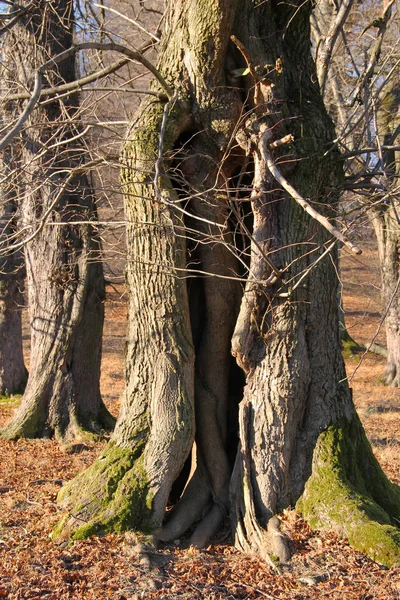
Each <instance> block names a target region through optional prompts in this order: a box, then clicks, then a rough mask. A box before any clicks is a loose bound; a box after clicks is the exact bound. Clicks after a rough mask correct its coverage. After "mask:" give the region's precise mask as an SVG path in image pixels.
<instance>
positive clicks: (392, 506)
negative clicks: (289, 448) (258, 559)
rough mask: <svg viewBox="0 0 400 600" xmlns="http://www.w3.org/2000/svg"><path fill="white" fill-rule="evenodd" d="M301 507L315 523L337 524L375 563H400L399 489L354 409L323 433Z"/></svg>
mask: <svg viewBox="0 0 400 600" xmlns="http://www.w3.org/2000/svg"><path fill="white" fill-rule="evenodd" d="M297 508H298V509H299V510H300V512H301V513H302V514H303V516H304V517H305V519H306V520H307V521H308V522H309V523H310V525H311V526H312V527H315V528H318V529H333V530H334V531H336V532H337V533H339V534H340V535H342V536H343V537H347V538H348V540H349V542H350V544H351V545H352V546H354V547H355V548H357V549H358V550H360V551H361V552H364V553H365V554H367V555H368V556H370V557H371V558H372V559H374V560H376V561H377V562H379V563H381V564H383V565H386V566H391V565H393V564H397V563H400V529H398V525H399V523H400V488H399V487H398V486H396V485H394V484H393V483H391V482H390V481H389V480H388V479H387V477H386V475H385V474H384V473H383V471H382V469H381V467H380V466H379V463H378V462H377V460H376V458H375V457H374V455H373V453H372V450H371V447H370V444H369V442H368V440H367V438H366V436H365V433H364V430H363V428H362V425H361V423H360V421H359V419H358V416H357V415H356V414H355V415H354V417H353V419H352V420H351V421H350V422H348V421H347V420H346V419H343V420H342V421H341V422H340V423H339V424H336V425H332V426H331V427H329V428H328V429H327V430H326V431H324V432H323V433H322V434H321V435H320V437H319V439H318V442H317V446H316V449H315V454H314V460H313V470H312V475H311V477H310V478H309V480H308V482H307V484H306V487H305V490H304V493H303V495H302V496H301V498H300V499H299V501H298V502H297Z"/></svg>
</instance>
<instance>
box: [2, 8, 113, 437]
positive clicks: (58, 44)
mask: <svg viewBox="0 0 400 600" xmlns="http://www.w3.org/2000/svg"><path fill="white" fill-rule="evenodd" d="M72 23H73V15H72V4H71V3H70V2H69V1H68V0H55V1H54V2H42V1H39V0H38V2H36V3H34V4H33V5H31V8H30V10H29V12H28V14H27V15H26V16H25V17H24V18H23V19H22V20H21V23H19V24H18V25H16V26H15V27H14V28H13V29H12V30H11V31H10V32H8V33H7V36H6V37H5V39H4V40H3V55H4V66H3V68H4V78H7V79H9V81H10V85H9V89H10V91H20V90H21V89H24V90H25V89H31V88H32V84H33V79H34V76H35V72H36V69H37V68H38V67H39V66H40V65H42V64H44V63H45V62H46V61H48V59H49V58H50V57H52V56H56V55H57V54H59V53H60V52H62V51H63V50H65V49H67V48H69V47H70V46H71V44H72ZM74 72H75V60H74V57H73V56H71V57H69V59H67V60H65V61H63V62H62V63H60V65H59V66H54V67H52V68H51V69H48V71H47V72H46V82H47V84H48V85H56V84H57V83H63V82H67V81H70V80H71V79H73V78H74V74H75V73H74ZM76 101H77V99H76V98H74V97H72V96H71V97H66V98H63V99H62V100H48V101H46V102H44V103H43V104H41V105H40V106H39V107H37V108H36V109H35V110H34V111H33V112H32V113H31V115H30V116H29V119H28V121H27V127H26V128H25V129H24V130H23V131H22V132H21V134H20V135H19V137H18V138H15V139H14V140H13V141H12V145H13V150H14V154H15V155H14V160H13V169H14V170H16V171H17V170H18V173H19V177H18V187H17V193H16V196H17V199H16V201H17V202H18V204H19V206H20V213H21V227H22V230H23V232H24V235H25V239H26V240H27V241H26V243H25V264H26V274H27V298H28V307H29V322H30V328H31V363H30V375H29V379H28V383H27V387H26V390H25V393H24V396H23V400H22V402H21V405H20V407H19V408H18V409H17V411H16V413H15V414H14V416H13V418H12V420H11V422H10V423H9V424H8V425H7V426H6V427H5V428H4V430H3V432H2V435H3V436H4V437H7V438H15V437H18V436H26V437H40V436H50V435H53V434H54V435H56V436H57V437H58V438H60V439H63V440H65V439H69V438H72V437H77V438H79V437H82V436H83V435H85V432H97V433H98V432H100V430H101V429H103V428H109V427H110V426H111V425H112V422H113V419H112V418H111V417H110V415H109V413H108V411H107V410H106V409H105V406H104V404H103V402H102V400H101V396H100V389H99V374H100V359H101V338H102V326H103V316H104V306H103V303H104V293H105V292H104V279H103V272H102V265H101V248H100V242H99V240H98V238H97V234H96V232H95V229H94V227H93V225H92V224H91V223H92V222H94V221H95V220H96V210H95V205H94V198H93V195H92V191H91V189H90V187H89V185H88V180H87V177H86V175H83V174H82V173H80V174H77V175H76V176H72V175H71V173H72V170H73V169H74V168H77V167H80V166H83V164H84V163H83V159H82V150H81V149H80V148H79V147H78V146H77V145H76V144H75V143H74V142H68V139H69V138H71V137H73V136H75V135H76V134H77V133H78V132H79V122H78V123H73V122H72V119H73V116H74V114H75V106H76ZM4 102H6V105H7V111H8V116H9V120H10V121H12V118H13V116H15V115H18V114H19V113H20V111H21V110H22V109H23V106H22V105H21V104H20V103H18V102H9V103H7V100H6V99H4ZM78 222H79V223H78ZM82 223H83V224H82Z"/></svg>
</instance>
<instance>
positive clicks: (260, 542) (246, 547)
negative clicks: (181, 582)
mask: <svg viewBox="0 0 400 600" xmlns="http://www.w3.org/2000/svg"><path fill="white" fill-rule="evenodd" d="M250 411H251V404H250V402H249V401H243V402H242V403H241V406H240V411H239V428H240V439H241V447H240V449H239V452H238V455H237V458H236V463H235V468H234V471H233V475H232V483H231V501H232V507H231V522H232V530H233V531H234V532H235V546H236V547H237V548H238V549H239V550H241V551H242V552H255V553H259V554H261V555H262V556H263V558H264V559H265V560H266V561H267V562H268V563H270V564H271V565H273V566H275V563H274V562H273V561H272V559H271V557H274V558H278V559H279V561H280V562H282V563H285V562H287V561H288V560H289V559H290V550H289V546H288V543H287V540H286V538H285V536H283V535H282V534H281V532H280V529H279V520H278V519H277V517H275V516H274V517H271V518H270V519H269V521H268V526H267V530H265V529H263V528H262V527H260V525H259V523H258V519H257V516H256V511H255V506H254V494H253V485H252V480H251V451H250V447H249V443H248V442H249V435H248V429H249V420H250Z"/></svg>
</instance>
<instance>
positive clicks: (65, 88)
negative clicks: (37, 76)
mask: <svg viewBox="0 0 400 600" xmlns="http://www.w3.org/2000/svg"><path fill="white" fill-rule="evenodd" d="M128 62H129V58H123V59H121V60H118V61H116V62H114V63H112V64H111V65H109V66H108V67H105V68H104V69H101V70H100V71H95V72H94V73H90V74H89V75H86V76H85V77H81V79H76V80H75V81H71V82H70V83H64V84H63V85H58V86H55V87H51V88H44V89H42V90H41V92H40V98H43V97H46V96H53V95H54V94H62V93H64V92H70V91H73V90H75V89H77V88H80V87H81V86H83V85H87V84H89V83H91V82H92V81H98V80H99V79H103V77H106V76H107V75H110V74H111V73H115V71H117V70H118V69H120V68H121V67H123V66H125V65H126V64H128ZM30 97H31V94H29V93H28V92H21V93H20V94H10V95H9V96H4V97H3V101H5V102H11V101H13V100H27V99H28V98H30Z"/></svg>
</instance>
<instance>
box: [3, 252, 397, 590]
mask: <svg viewBox="0 0 400 600" xmlns="http://www.w3.org/2000/svg"><path fill="white" fill-rule="evenodd" d="M342 277H343V279H344V283H345V309H346V315H347V324H348V327H349V331H350V334H351V335H352V337H353V338H354V339H355V340H356V341H358V342H362V343H365V342H367V341H369V340H370V339H371V338H372V336H373V335H374V333H375V332H376V330H377V328H378V325H379V318H380V317H379V311H380V301H379V276H378V271H377V265H376V260H375V254H374V251H373V249H372V248H370V247H366V248H365V251H364V254H363V255H362V256H361V257H360V258H356V259H354V258H352V257H349V256H345V257H344V258H343V260H342ZM125 322H126V303H125V301H124V298H123V297H120V295H119V294H117V293H116V291H115V290H109V296H108V303H107V321H106V331H105V341H104V360H103V372H102V391H103V395H104V398H105V401H106V403H107V406H108V408H109V409H110V410H111V411H112V412H113V413H114V414H116V413H117V412H118V408H119V405H118V401H119V397H120V393H121V391H122V386H123V378H122V360H123V346H124V330H125ZM376 341H378V342H380V343H383V342H384V335H383V329H382V331H381V332H380V333H379V335H378V337H377V340H376ZM383 366H384V359H383V358H381V357H379V356H377V355H372V354H368V355H367V356H365V357H364V358H363V359H362V360H361V362H360V356H359V355H355V356H350V357H349V358H348V359H347V370H348V374H349V376H351V374H352V373H354V371H355V369H356V368H357V371H356V373H355V374H354V376H353V378H352V381H351V384H352V387H353V393H354V400H355V403H356V405H357V408H358V411H359V414H360V416H361V419H362V421H363V424H364V427H365V429H366V432H367V435H368V437H369V439H370V441H371V443H372V446H373V450H374V452H375V453H376V455H377V457H378V459H379V460H380V461H381V464H382V466H383V468H384V470H385V471H386V473H387V474H388V476H389V477H390V479H392V481H395V482H397V483H398V484H400V418H399V417H400V391H399V390H398V389H393V388H384V387H383V386H382V385H381V384H380V382H379V375H380V374H381V372H382V370H383ZM12 410H13V402H10V401H8V400H7V401H4V402H0V426H1V425H2V424H3V423H5V422H6V421H7V419H8V418H9V416H10V415H11V413H12ZM104 444H105V442H98V443H92V444H82V445H80V446H72V447H70V448H67V449H61V448H60V447H59V445H58V444H57V443H56V442H54V441H52V440H45V441H40V440H18V441H15V442H5V441H4V440H0V453H1V454H0V455H1V461H0V599H1V598H9V599H10V600H17V599H18V600H20V599H21V600H22V599H30V598H32V599H33V598H36V599H39V598H40V599H42V598H43V599H48V600H64V599H65V600H68V599H74V600H75V599H76V600H78V599H87V600H92V599H93V600H94V599H96V600H99V599H100V600H102V599H112V600H124V599H126V600H131V599H135V598H146V599H149V600H153V599H156V598H159V599H164V600H170V599H171V600H172V599H175V598H176V599H178V598H181V599H188V600H189V599H198V598H205V599H210V600H212V599H215V600H217V599H230V600H235V599H255V598H268V599H269V600H273V599H279V600H283V599H285V600H287V599H288V600H289V599H293V600H306V599H309V600H317V599H318V600H319V599H323V598H330V599H332V600H339V599H340V600H342V599H345V600H353V599H357V600H375V599H376V600H396V599H397V600H399V599H400V570H399V569H395V568H393V569H391V570H388V569H385V568H383V567H381V566H379V565H378V564H376V563H374V562H373V561H371V560H369V559H367V558H366V557H364V556H363V555H362V554H360V553H359V552H356V551H354V550H353V549H351V548H350V547H349V545H348V544H347V542H346V541H345V540H339V539H338V538H337V537H336V536H335V535H333V534H329V533H327V534H325V533H324V534H322V533H319V532H318V531H311V530H310V528H309V527H308V526H307V525H306V524H305V523H304V522H303V521H302V520H301V519H300V518H299V517H298V516H297V515H296V513H295V512H293V511H288V512H286V513H285V514H284V515H283V517H282V529H283V530H284V531H285V532H287V533H288V534H289V535H290V537H291V538H292V540H293V546H294V548H293V549H294V550H295V551H296V552H295V555H294V557H293V559H292V561H291V564H290V566H289V567H288V568H285V569H282V570H281V572H280V573H278V572H277V571H276V570H274V569H272V568H271V567H270V566H268V565H266V564H265V562H263V561H262V560H261V559H259V558H254V557H248V556H243V555H241V554H239V553H238V552H236V551H235V550H234V549H233V548H232V547H231V546H230V545H229V544H228V543H227V540H226V539H224V538H223V536H222V535H221V537H220V538H219V539H217V540H215V545H212V546H210V547H209V548H207V549H206V550H203V551H196V550H194V549H193V548H186V547H185V543H184V542H185V541H184V540H178V541H177V542H176V543H175V544H172V545H169V546H167V547H165V548H162V549H160V550H159V551H158V552H156V553H153V554H149V555H148V556H147V555H143V553H142V552H137V547H138V544H137V540H135V539H134V541H132V536H130V535H126V536H124V535H107V536H106V537H104V538H92V539H89V540H86V541H79V542H75V543H74V544H73V545H72V546H70V547H67V546H59V545H56V544H53V543H52V542H51V541H50V540H49V534H50V532H51V530H52V527H53V526H54V525H55V524H56V523H57V521H58V520H59V519H60V517H61V510H60V508H59V507H58V506H57V504H56V501H55V500H56V495H57V492H58V490H59V488H60V485H61V484H62V482H63V481H66V480H68V479H70V478H71V477H73V476H74V475H75V474H76V472H78V471H79V470H81V469H83V468H85V467H86V466H88V465H89V464H90V463H91V462H92V461H93V459H94V458H95V457H96V455H97V454H98V453H99V451H100V449H101V448H102V447H103V446H104Z"/></svg>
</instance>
